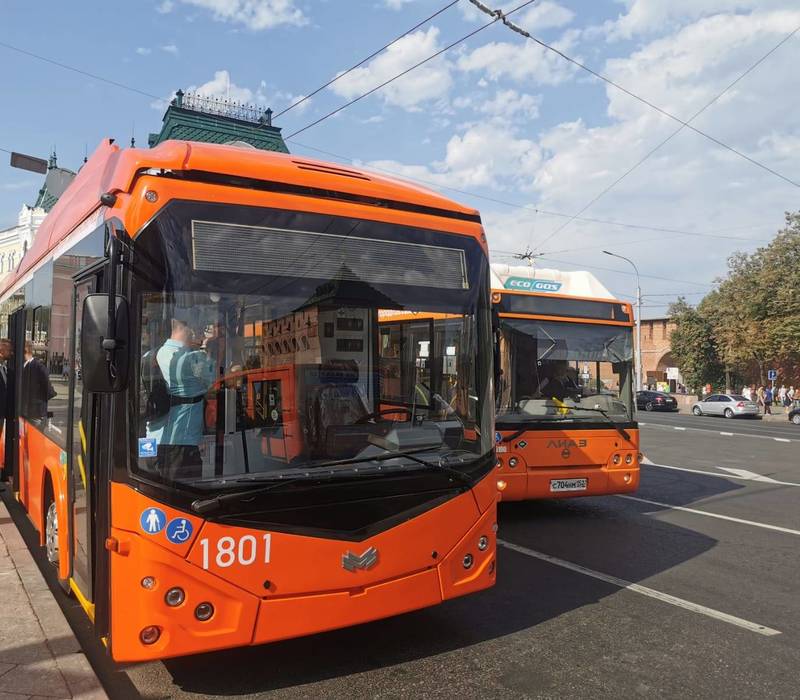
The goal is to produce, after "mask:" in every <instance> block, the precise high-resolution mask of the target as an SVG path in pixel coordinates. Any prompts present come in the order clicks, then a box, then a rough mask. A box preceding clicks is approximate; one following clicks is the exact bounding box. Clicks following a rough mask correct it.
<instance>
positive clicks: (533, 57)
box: [458, 32, 575, 85]
mask: <svg viewBox="0 0 800 700" xmlns="http://www.w3.org/2000/svg"><path fill="white" fill-rule="evenodd" d="M574 38H575V37H574V34H573V33H571V32H570V33H568V35H565V36H564V37H563V38H562V40H560V41H558V42H555V43H554V46H556V48H558V49H560V50H562V51H565V52H566V51H569V50H570V49H571V46H572V44H573V42H574ZM458 67H459V68H460V69H461V70H462V71H465V72H467V73H473V72H479V73H482V74H485V75H486V77H487V78H489V80H500V79H503V78H508V79H511V80H514V81H516V82H519V83H525V84H526V85H529V84H530V83H531V81H533V82H534V83H536V84H538V85H558V84H560V83H563V82H564V81H565V80H567V79H568V78H569V77H570V76H571V75H572V74H573V73H574V72H575V68H574V66H572V65H571V64H569V63H567V62H566V61H565V60H564V59H563V58H561V57H560V56H557V55H556V54H555V53H553V52H552V51H548V50H546V49H544V48H542V47H541V46H539V45H538V44H536V43H534V42H532V41H529V40H523V39H521V40H520V41H519V42H515V43H511V42H503V41H501V42H496V41H493V42H490V43H488V44H484V45H483V46H479V47H478V48H477V49H474V50H473V51H471V52H469V53H465V54H464V55H462V56H461V57H460V58H459V59H458Z"/></svg>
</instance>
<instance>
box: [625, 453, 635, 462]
mask: <svg viewBox="0 0 800 700" xmlns="http://www.w3.org/2000/svg"><path fill="white" fill-rule="evenodd" d="M632 463H633V455H632V454H630V453H628V454H626V455H625V464H632Z"/></svg>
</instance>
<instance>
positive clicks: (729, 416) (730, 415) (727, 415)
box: [725, 408, 733, 418]
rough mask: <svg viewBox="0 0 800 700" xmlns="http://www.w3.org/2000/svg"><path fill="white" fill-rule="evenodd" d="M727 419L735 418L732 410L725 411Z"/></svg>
mask: <svg viewBox="0 0 800 700" xmlns="http://www.w3.org/2000/svg"><path fill="white" fill-rule="evenodd" d="M725 417H726V418H733V411H731V409H730V408H726V409H725Z"/></svg>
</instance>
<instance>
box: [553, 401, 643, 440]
mask: <svg viewBox="0 0 800 700" xmlns="http://www.w3.org/2000/svg"><path fill="white" fill-rule="evenodd" d="M564 408H568V409H569V410H570V411H591V412H592V413H599V414H600V415H601V416H603V418H605V419H606V420H607V421H608V422H609V423H611V425H613V426H614V429H615V430H616V431H617V432H618V433H619V434H620V435H622V437H624V438H625V439H626V440H627V441H628V442H630V441H631V436H630V435H629V434H628V431H627V430H625V428H623V427H622V426H621V425H620V424H619V423H617V421H615V420H614V419H613V418H612V417H611V416H609V415H608V413H607V412H606V410H605V409H603V408H596V407H594V408H586V407H585V406H564Z"/></svg>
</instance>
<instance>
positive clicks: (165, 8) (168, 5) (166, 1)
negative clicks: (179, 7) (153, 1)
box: [156, 0, 175, 15]
mask: <svg viewBox="0 0 800 700" xmlns="http://www.w3.org/2000/svg"><path fill="white" fill-rule="evenodd" d="M174 7H175V3H174V2H173V1H172V0H163V2H162V3H161V4H159V5H156V12H158V14H160V15H166V14H169V13H170V12H172V10H173V9H174Z"/></svg>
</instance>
